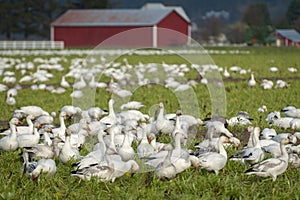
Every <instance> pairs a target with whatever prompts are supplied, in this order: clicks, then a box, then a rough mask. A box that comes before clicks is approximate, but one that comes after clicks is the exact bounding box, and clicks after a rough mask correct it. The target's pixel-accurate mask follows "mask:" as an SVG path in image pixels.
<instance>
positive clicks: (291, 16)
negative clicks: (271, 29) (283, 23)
mask: <svg viewBox="0 0 300 200" xmlns="http://www.w3.org/2000/svg"><path fill="white" fill-rule="evenodd" d="M286 19H287V22H288V23H289V25H290V27H293V28H295V29H296V30H298V31H300V0H292V1H291V3H290V5H289V7H288V10H287V12H286Z"/></svg>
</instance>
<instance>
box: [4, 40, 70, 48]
mask: <svg viewBox="0 0 300 200" xmlns="http://www.w3.org/2000/svg"><path fill="white" fill-rule="evenodd" d="M63 48H64V42H63V41H0V49H63Z"/></svg>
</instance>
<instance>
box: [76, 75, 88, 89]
mask: <svg viewBox="0 0 300 200" xmlns="http://www.w3.org/2000/svg"><path fill="white" fill-rule="evenodd" d="M86 85H87V84H86V82H85V81H84V79H83V76H82V75H81V76H80V80H79V81H77V82H75V83H74V84H73V88H74V89H75V90H81V89H83V88H85V87H86Z"/></svg>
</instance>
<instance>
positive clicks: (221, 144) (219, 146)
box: [218, 138, 227, 159]
mask: <svg viewBox="0 0 300 200" xmlns="http://www.w3.org/2000/svg"><path fill="white" fill-rule="evenodd" d="M223 143H224V141H223V139H222V138H219V140H218V148H219V153H220V154H221V155H223V156H224V157H225V158H226V159H227V152H226V150H225V148H224V145H223Z"/></svg>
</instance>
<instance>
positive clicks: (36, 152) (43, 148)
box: [25, 137, 62, 159]
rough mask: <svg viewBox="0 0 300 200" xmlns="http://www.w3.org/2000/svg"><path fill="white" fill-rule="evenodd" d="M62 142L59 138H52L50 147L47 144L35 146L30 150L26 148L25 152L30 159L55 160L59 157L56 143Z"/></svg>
mask: <svg viewBox="0 0 300 200" xmlns="http://www.w3.org/2000/svg"><path fill="white" fill-rule="evenodd" d="M59 142H62V140H61V139H60V138H57V137H56V138H54V139H53V141H52V144H51V145H48V144H37V145H34V146H32V147H30V148H26V150H25V151H26V152H27V153H28V155H29V157H30V158H31V159H38V158H56V157H58V155H59V151H60V149H59V147H58V143H59Z"/></svg>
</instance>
